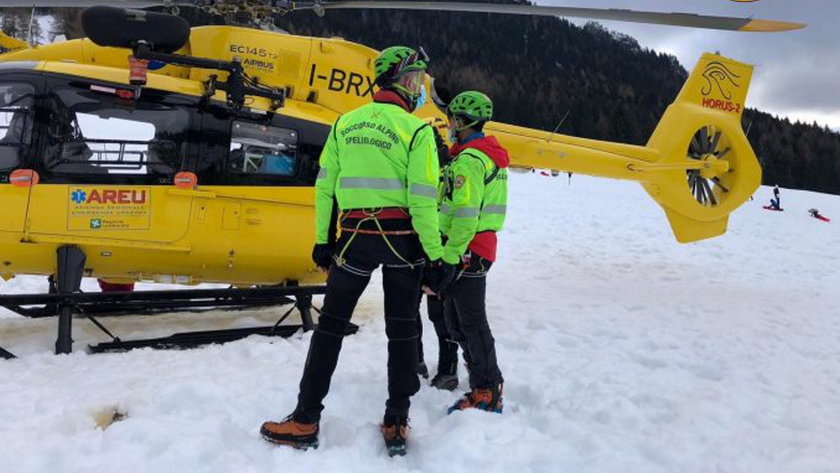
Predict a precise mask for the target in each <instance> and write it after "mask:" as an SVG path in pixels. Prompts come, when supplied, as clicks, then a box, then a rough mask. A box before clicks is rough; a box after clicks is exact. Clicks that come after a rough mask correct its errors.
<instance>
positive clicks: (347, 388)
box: [0, 174, 840, 473]
mask: <svg viewBox="0 0 840 473" xmlns="http://www.w3.org/2000/svg"><path fill="white" fill-rule="evenodd" d="M510 188H511V197H510V206H509V214H508V215H509V220H508V222H507V226H506V230H505V231H504V232H503V233H502V235H501V236H500V240H501V249H500V255H499V261H498V264H497V265H496V266H495V267H494V268H493V269H492V271H491V273H490V276H489V281H488V284H489V286H490V290H489V294H488V310H489V315H490V320H491V325H492V327H493V330H494V333H495V336H496V340H497V349H498V356H499V360H500V363H501V368H502V370H503V372H504V375H505V379H506V383H505V411H504V414H502V415H496V414H488V413H484V412H458V413H455V414H453V415H449V416H447V415H446V407H447V405H449V404H451V403H452V402H453V401H454V400H455V398H456V393H449V392H442V391H437V390H435V389H433V388H431V387H429V386H428V385H427V383H424V386H423V387H422V388H421V390H420V392H419V393H418V394H417V395H416V396H415V397H414V401H413V407H412V412H411V425H412V427H413V430H412V436H411V438H410V444H409V453H408V455H407V456H406V457H403V458H395V459H391V458H388V457H387V455H386V453H385V449H384V447H383V445H382V442H381V439H380V437H379V433H378V430H377V424H378V422H379V421H380V419H381V415H382V413H383V409H384V401H385V396H386V382H385V374H386V368H385V354H386V342H385V334H384V325H383V321H382V315H381V314H382V302H381V285H380V284H379V280H378V279H375V280H374V282H373V283H372V284H371V286H370V287H369V289H368V291H367V292H366V293H365V295H364V296H363V298H362V301H361V302H360V304H359V307H358V309H357V311H356V316H355V318H354V321H355V322H357V323H359V324H360V325H361V330H360V331H359V333H358V334H357V335H354V336H352V337H349V338H347V339H346V340H345V345H344V350H343V352H342V355H341V360H340V362H339V366H338V370H337V372H336V375H335V377H334V379H333V388H332V391H331V393H330V395H329V397H328V398H327V399H326V405H327V409H326V411H325V413H324V418H323V420H322V422H321V432H322V433H321V447H320V448H319V449H318V450H310V451H307V452H301V451H295V450H291V449H287V448H282V447H276V446H273V445H270V444H268V443H266V442H264V441H263V440H262V439H260V436H259V426H260V424H261V423H262V422H263V421H264V420H266V419H270V418H271V419H279V418H282V417H283V416H285V415H286V414H288V413H289V412H290V411H291V410H292V408H293V407H294V404H295V396H296V394H297V383H298V380H299V377H300V373H301V370H302V368H303V362H304V357H305V355H306V351H307V347H308V341H309V334H301V335H299V336H296V337H293V338H292V339H288V340H283V339H269V338H264V337H256V336H255V337H251V338H249V339H246V340H243V341H239V342H235V343H229V344H226V345H221V346H210V347H207V348H203V349H195V350H187V351H152V350H148V349H146V350H137V351H132V352H129V353H120V354H106V355H88V354H86V353H84V351H83V348H84V346H86V345H87V344H88V343H93V342H96V341H106V340H107V338H106V337H105V336H104V335H103V334H101V333H100V332H98V331H97V330H96V329H95V328H93V327H92V326H91V324H90V323H89V322H87V321H85V320H83V319H77V320H76V323H75V326H76V329H75V330H76V332H75V338H76V345H75V346H76V349H77V351H76V352H75V353H73V354H72V355H67V356H54V355H52V354H51V351H52V344H53V341H54V337H55V323H56V321H55V319H51V320H24V319H22V318H20V317H16V316H12V315H9V314H5V315H3V316H2V318H0V345H2V346H4V347H5V348H7V349H8V350H10V351H12V352H14V353H16V354H18V355H20V358H19V359H16V360H12V361H2V362H0V373H2V375H0V419H2V422H0V472H8V473H22V472H45V473H46V472H49V473H54V472H56V471H60V472H86V473H88V472H92V471H120V472H152V471H154V472H190V471H201V472H270V471H275V472H278V471H284V472H286V471H301V472H306V471H323V472H328V471H330V472H374V471H376V472H378V471H385V470H387V471H389V472H404V471H413V472H419V471H422V472H475V471H481V472H485V473H490V472H504V473H509V472H512V471H515V472H521V473H524V472H546V473H548V472H611V473H615V472H621V473H628V472H638V473H658V472H662V473H675V472H709V473H712V472H714V473H722V472H725V473H734V472H744V473H757V472H761V473H771V472H779V473H782V472H784V473H791V472H795V473H800V472H836V471H838V468H840V467H838V465H840V449H838V448H837V439H840V294H839V293H838V290H837V288H838V287H840V275H838V268H840V251H838V248H840V222H838V221H837V219H838V218H840V198H838V197H835V196H827V195H821V194H815V193H809V192H797V191H788V190H785V189H782V206H783V207H784V208H785V212H770V211H766V210H763V209H762V208H761V206H762V205H764V204H766V203H767V201H768V199H769V197H770V196H771V191H770V189H768V188H762V189H760V190H759V192H758V193H757V194H756V200H755V201H750V202H747V203H746V204H745V205H744V206H743V207H742V208H741V209H739V210H738V211H737V212H735V214H734V215H733V216H732V218H731V221H730V225H729V231H728V232H727V233H726V235H724V236H722V237H720V238H716V239H713V240H710V241H704V242H699V243H694V244H689V245H681V244H678V243H676V242H675V241H674V239H673V237H672V235H671V232H670V229H669V228H668V225H667V222H666V220H665V217H664V215H663V213H662V211H661V210H660V209H659V208H658V207H657V206H656V204H655V203H654V202H653V201H652V200H650V199H649V198H648V197H647V195H646V194H645V193H644V191H643V190H642V189H641V188H640V187H639V186H638V185H636V184H634V183H627V182H617V181H609V180H599V179H594V178H587V177H581V176H574V177H573V178H572V182H571V185H568V183H567V179H566V176H565V175H561V176H560V177H557V178H551V177H544V176H540V175H539V174H527V175H514V176H512V178H511V186H510ZM811 207H816V208H818V209H820V211H821V213H822V214H824V215H826V216H829V217H834V219H835V221H833V222H831V223H824V222H821V221H818V220H816V219H813V218H811V217H810V216H809V215H808V214H807V209H809V208H811ZM86 284H87V285H88V286H87V287H94V286H95V284H94V283H93V282H90V281H89V282H87V283H86ZM43 287H44V283H43V282H42V280H40V279H37V278H19V279H17V280H12V281H9V282H6V283H4V284H2V285H0V291H2V292H4V293H10V292H25V291H31V290H33V289H38V290H41V289H43ZM277 313H278V311H277V309H273V310H259V311H246V312H238V313H231V312H217V313H212V314H203V315H196V314H186V315H177V316H175V315H173V316H159V317H128V318H122V319H115V318H110V319H107V320H105V321H106V323H107V324H108V325H109V327H111V328H112V329H113V330H115V331H116V332H117V334H118V335H120V336H123V337H124V338H130V337H131V336H138V335H163V334H166V333H171V332H173V331H177V330H181V329H183V328H185V327H190V328H199V327H200V328H215V327H227V326H243V325H249V324H257V323H270V322H271V321H273V317H276V315H277ZM424 342H425V344H426V357H427V360H428V361H429V364H430V367H431V369H432V372H433V373H434V368H435V365H436V363H435V360H436V356H437V354H436V343H435V342H434V334H433V332H432V330H431V325H430V324H428V321H427V324H426V332H425V334H424ZM464 378H465V376H464V370H463V368H461V379H462V381H461V390H465V389H466V381H465V379H464ZM114 411H119V412H120V413H122V414H125V418H124V419H122V420H121V421H118V422H115V423H113V424H112V425H110V426H109V427H107V428H106V429H102V428H99V427H97V421H100V422H101V419H102V418H103V417H109V416H110V415H111V414H112V413H113V412H114Z"/></svg>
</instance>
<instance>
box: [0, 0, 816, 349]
mask: <svg viewBox="0 0 840 473" xmlns="http://www.w3.org/2000/svg"><path fill="white" fill-rule="evenodd" d="M15 2H16V0H11V4H10V5H8V6H17V5H16V3H15ZM20 3H21V5H23V4H24V3H25V4H26V5H28V6H31V5H32V3H33V2H32V1H31V0H29V1H28V2H20ZM34 3H35V4H36V5H37V6H86V5H87V4H89V3H90V4H93V3H98V2H88V1H86V0H66V1H62V0H54V1H35V2H34ZM163 3H164V4H165V5H166V6H170V7H173V8H174V7H176V6H177V5H188V6H198V7H201V8H208V9H210V10H211V11H213V12H216V13H222V14H230V15H233V14H235V13H237V12H238V13H239V14H240V15H239V16H238V17H237V18H239V19H241V18H242V13H243V12H244V16H245V18H246V21H247V22H249V24H251V25H260V24H263V23H264V20H265V18H266V16H265V15H269V14H271V13H272V12H276V11H278V10H285V11H293V10H299V9H309V10H313V11H315V12H316V13H318V14H320V15H323V14H324V11H325V10H329V9H341V8H399V9H433V10H451V11H470V12H473V11H485V12H496V13H509V14H536V15H551V16H579V17H584V16H585V17H590V18H599V19H610V20H622V21H636V22H645V23H656V24H672V25H680V26H690V27H703V28H717V29H727V30H740V31H783V30H788V29H795V28H799V27H802V26H804V25H800V24H795V23H786V22H779V21H770V20H756V19H738V18H723V17H706V16H699V15H689V14H670V13H669V14H666V13H654V12H636V11H629V10H597V9H590V8H571V7H539V6H529V5H504V4H476V3H456V2H379V1H376V2H368V1H357V2H336V3H321V2H308V3H295V2H283V1H277V0H252V1H243V0H236V1H231V0H227V1H222V0H219V1H216V2H212V3H213V5H212V7H209V6H207V5H203V6H202V3H204V2H201V1H199V0H194V1H193V0H191V1H185V2H174V1H172V2H163ZM116 4H117V5H120V6H133V7H148V6H153V5H160V4H161V2H154V1H142V0H125V1H119V2H116ZM83 25H84V28H85V32H86V34H87V35H88V38H86V39H80V40H72V41H64V42H59V43H55V44H50V45H45V46H37V47H29V46H28V45H27V44H25V43H23V42H20V41H16V40H12V39H11V38H9V37H7V36H4V35H3V36H0V47H3V48H4V49H5V50H8V51H7V52H5V53H2V54H0V276H2V277H3V278H4V279H8V278H11V277H13V276H15V275H19V274H36V275H47V276H53V277H54V278H53V279H52V282H53V286H52V289H53V292H55V294H47V295H37V296H36V295H33V296H0V306H4V307H7V308H11V309H12V310H16V311H17V312H19V313H21V314H23V315H29V316H47V315H56V314H59V315H60V319H59V339H58V341H57V343H56V351H57V352H69V351H70V349H71V344H72V339H71V335H70V324H71V322H70V320H71V317H72V314H73V313H74V312H81V313H83V314H85V315H88V316H90V315H93V314H97V313H100V312H109V311H112V310H114V309H115V308H118V307H121V308H122V309H123V310H128V311H130V310H133V309H138V310H139V309H140V308H143V307H149V306H150V305H154V304H155V303H156V302H157V303H161V304H164V302H161V301H165V302H166V303H168V304H169V305H166V307H185V306H190V307H191V306H192V305H191V304H192V303H196V304H198V302H197V299H201V300H203V301H204V302H205V304H206V305H214V306H218V305H225V304H228V305H236V304H237V303H244V301H245V300H246V299H247V300H248V302H250V303H253V302H254V301H257V303H276V302H281V301H282V302H290V301H291V299H290V297H292V298H294V299H295V300H297V304H296V305H297V307H298V308H299V309H301V310H302V314H303V323H304V328H310V327H311V326H312V321H311V317H310V316H309V314H308V308H309V305H308V304H309V299H311V295H312V294H317V293H319V291H320V290H321V289H322V286H321V285H322V283H323V276H322V275H321V274H320V273H318V272H317V271H316V270H315V268H314V266H313V263H312V261H311V260H310V256H309V254H310V249H311V247H312V244H313V241H314V231H313V220H314V204H313V199H314V190H313V185H314V182H315V178H316V175H317V173H318V157H319V154H320V150H321V148H322V145H323V143H324V141H325V139H326V135H327V132H328V130H329V127H330V125H331V124H332V123H333V122H334V121H335V119H336V118H337V117H338V116H340V115H341V114H342V113H344V112H346V111H348V110H351V109H353V108H355V107H357V106H359V105H361V104H363V103H365V102H367V101H368V100H369V99H370V96H371V95H372V92H373V79H372V72H373V60H374V58H375V57H376V55H377V51H375V50H373V49H371V48H368V47H366V46H363V45H360V44H355V43H352V42H348V41H344V40H341V39H335V38H331V39H327V38H313V37H303V36H294V35H289V34H280V33H276V32H272V31H265V30H260V29H254V28H248V27H238V26H203V27H195V28H192V29H190V28H189V25H188V24H187V23H186V22H185V21H184V20H182V19H180V18H179V17H177V16H174V15H168V14H164V13H155V12H146V11H141V10H124V9H121V8H117V7H92V8H90V9H88V10H86V12H85V13H84V16H83ZM751 74H752V67H751V66H749V65H746V64H742V63H740V62H737V61H735V60H732V59H728V58H725V57H723V56H720V55H717V54H708V53H707V54H704V55H703V56H702V57H701V58H700V60H699V61H698V63H697V66H696V67H695V68H694V70H693V72H691V74H690V76H689V78H688V80H687V82H686V83H685V85H684V87H683V88H682V90H681V92H680V93H679V95H678V96H677V97H676V99H675V100H674V102H673V104H672V105H670V106H669V107H668V109H667V110H666V112H665V114H664V116H663V117H662V119H661V121H660V123H659V125H658V126H657V127H656V130H655V131H654V133H653V135H652V136H651V137H650V139H649V141H648V143H647V145H646V146H634V145H626V144H619V143H609V142H602V141H596V140H591V139H583V138H575V137H571V136H565V135H561V134H556V133H551V132H546V131H541V130H534V129H529V128H523V127H520V126H515V125H510V124H503V123H496V122H491V123H489V124H488V125H487V127H486V129H487V130H488V132H489V133H491V134H493V135H495V136H496V137H498V139H499V141H500V142H501V143H502V144H503V145H504V146H505V147H506V148H507V149H508V150H509V151H510V155H511V157H512V163H511V166H512V167H514V168H522V169H531V168H544V169H552V170H557V171H564V172H574V173H582V174H588V175H594V176H603V177H609V178H616V179H629V180H635V181H638V182H640V183H641V184H642V185H643V186H644V188H645V190H646V191H647V192H648V193H649V194H650V195H651V197H653V198H654V199H655V200H656V201H657V202H658V203H659V204H660V205H661V206H662V208H663V210H664V212H665V214H666V216H667V218H668V221H669V223H670V225H671V228H672V230H673V233H674V235H675V237H676V239H677V240H678V241H680V242H691V241H696V240H701V239H705V238H711V237H715V236H718V235H721V234H722V233H724V232H725V231H726V226H727V221H728V216H729V214H730V213H731V212H732V211H733V210H735V209H736V208H737V207H738V206H740V205H741V204H742V203H743V202H745V201H746V200H747V199H748V198H749V197H750V196H751V195H752V194H753V192H754V191H755V190H756V189H757V187H758V186H759V185H760V182H761V169H760V167H759V165H758V161H757V160H756V156H755V154H754V152H753V150H752V149H751V147H750V145H749V142H748V141H747V139H746V136H745V135H744V132H743V131H742V128H741V114H742V111H743V109H744V105H745V100H746V96H747V89H748V86H749V83H750V78H751ZM427 87H428V88H429V89H430V90H431V91H432V94H431V95H432V97H433V98H435V99H436V100H435V103H430V104H427V105H426V106H424V107H423V108H421V109H420V110H419V111H418V112H417V114H418V115H419V116H421V117H423V118H425V119H427V120H428V121H429V122H430V123H432V124H433V125H435V126H438V127H441V128H442V127H444V126H445V120H446V116H445V114H444V113H443V112H442V111H441V110H442V109H443V106H445V103H443V102H442V100H441V99H440V97H438V96H437V94H436V93H435V88H434V79H432V78H430V79H429V82H428V83H427ZM83 276H88V277H96V278H100V279H103V280H107V281H112V282H118V283H119V282H133V281H154V282H164V283H177V284H188V285H191V284H197V283H203V282H221V283H229V284H231V285H234V286H237V287H250V286H271V288H270V289H266V288H254V289H243V290H241V291H250V292H239V293H235V294H234V293H224V292H223V291H220V292H217V293H214V294H213V295H210V296H207V295H206V294H204V293H201V294H199V293H200V292H201V291H192V292H191V291H152V292H146V293H145V294H144V293H141V292H140V291H138V292H137V293H136V294H134V295H131V294H128V293H123V292H120V293H115V294H111V295H109V294H80V292H79V283H80V281H81V278H82V277H83ZM278 286H283V287H282V288H281V287H278ZM269 290H270V291H271V292H270V295H269V292H266V291H269ZM231 291H236V289H231ZM260 291H262V292H260ZM179 297H180V298H182V299H179ZM208 297H209V299H208ZM307 298H309V299H307ZM178 301H181V303H180V305H179V303H178ZM32 304H46V307H45V308H44V309H27V308H26V307H24V306H27V305H32ZM164 305H165V304H164ZM287 315H288V313H287ZM278 324H279V322H278ZM103 329H104V328H103ZM122 347H125V346H124V345H123V346H122Z"/></svg>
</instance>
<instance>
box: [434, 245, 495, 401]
mask: <svg viewBox="0 0 840 473" xmlns="http://www.w3.org/2000/svg"><path fill="white" fill-rule="evenodd" d="M491 264H492V263H491V262H490V261H488V260H485V259H484V258H482V257H480V256H478V255H476V254H472V255H471V256H470V259H469V264H468V266H467V268H466V269H464V270H463V271H462V272H460V273H459V274H460V276H459V277H458V279H457V280H456V281H455V282H454V283H453V284H452V286H451V287H450V288H449V290H448V292H447V293H446V298H445V301H444V302H445V304H444V318H445V320H446V325H447V328H448V329H449V333H450V334H451V336H452V338H453V339H454V340H455V341H456V342H458V344H459V345H461V347H462V348H463V349H464V359H465V360H466V361H467V366H468V367H469V371H470V387H471V388H474V389H481V388H490V387H494V386H496V385H498V384H499V383H501V382H502V381H503V378H502V372H501V371H500V370H499V365H498V362H497V361H496V341H495V340H494V339H493V334H492V333H491V332H490V324H489V323H488V321H487V311H486V308H485V303H484V302H485V297H486V293H487V271H488V270H489V269H490V266H491Z"/></svg>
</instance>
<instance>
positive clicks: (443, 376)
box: [432, 355, 458, 391]
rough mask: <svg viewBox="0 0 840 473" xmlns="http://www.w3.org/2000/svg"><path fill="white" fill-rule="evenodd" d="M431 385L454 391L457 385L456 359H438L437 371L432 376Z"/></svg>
mask: <svg viewBox="0 0 840 473" xmlns="http://www.w3.org/2000/svg"><path fill="white" fill-rule="evenodd" d="M456 356H457V355H456ZM432 386H434V387H436V388H438V389H445V390H447V391H454V390H455V388H457V387H458V359H457V358H456V359H455V360H453V361H446V360H440V361H438V372H437V374H436V375H435V377H434V378H432Z"/></svg>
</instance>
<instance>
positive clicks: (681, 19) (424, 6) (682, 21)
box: [293, 0, 805, 32]
mask: <svg viewBox="0 0 840 473" xmlns="http://www.w3.org/2000/svg"><path fill="white" fill-rule="evenodd" d="M293 5H294V6H293V9H294V10H304V9H312V8H318V7H317V5H315V4H309V2H295V3H294V4H293ZM320 6H321V7H323V8H324V9H327V10H329V9H336V10H338V9H342V10H343V9H354V10H357V9H365V10H367V9H380V10H386V9H387V10H429V11H459V12H480V13H501V14H506V15H538V16H564V17H570V18H591V19H594V20H613V21H627V22H632V23H651V24H656V25H672V26H686V27H689V28H706V29H714V30H728V31H761V32H775V31H789V30H797V29H800V28H804V27H805V24H803V23H792V22H787V21H775V20H755V19H752V18H734V17H725V16H706V15H696V14H693V13H662V12H645V11H636V10H621V9H615V8H610V9H601V8H578V7H546V6H540V5H503V4H495V3H462V2H405V1H381V2H380V1H367V0H359V1H350V2H325V3H322V4H321V5H320Z"/></svg>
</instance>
